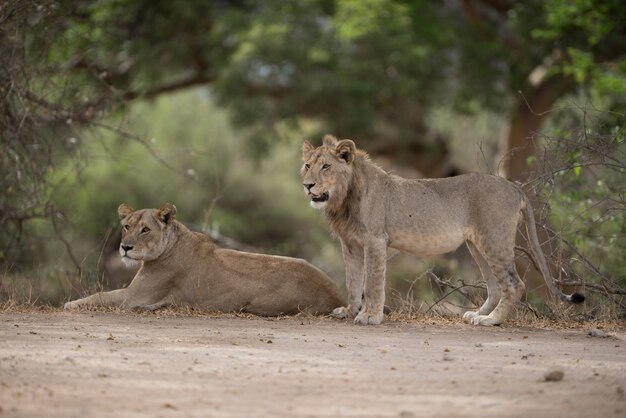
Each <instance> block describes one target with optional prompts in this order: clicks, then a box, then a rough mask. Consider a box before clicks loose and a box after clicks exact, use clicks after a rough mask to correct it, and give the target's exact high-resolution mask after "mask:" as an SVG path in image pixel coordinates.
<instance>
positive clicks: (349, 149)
mask: <svg viewBox="0 0 626 418" xmlns="http://www.w3.org/2000/svg"><path fill="white" fill-rule="evenodd" d="M355 152H356V145H354V141H352V140H350V139H342V140H341V141H339V142H337V145H336V146H335V155H336V156H337V157H339V158H341V159H342V160H344V161H345V162H347V163H348V164H350V163H351V162H352V161H353V160H354V153H355Z"/></svg>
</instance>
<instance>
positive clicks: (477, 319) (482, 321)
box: [471, 315, 502, 326]
mask: <svg viewBox="0 0 626 418" xmlns="http://www.w3.org/2000/svg"><path fill="white" fill-rule="evenodd" d="M471 323H472V324H473V325H483V326H492V325H500V324H501V323H502V321H501V320H499V319H497V318H494V317H493V316H491V315H475V316H474V317H473V318H472V319H471Z"/></svg>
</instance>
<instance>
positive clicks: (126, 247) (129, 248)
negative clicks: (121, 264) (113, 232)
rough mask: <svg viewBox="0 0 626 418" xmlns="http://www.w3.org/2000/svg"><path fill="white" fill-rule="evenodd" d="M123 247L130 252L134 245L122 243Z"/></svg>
mask: <svg viewBox="0 0 626 418" xmlns="http://www.w3.org/2000/svg"><path fill="white" fill-rule="evenodd" d="M121 247H122V250H124V252H128V251H130V250H132V249H133V246H132V245H124V244H122V245H121Z"/></svg>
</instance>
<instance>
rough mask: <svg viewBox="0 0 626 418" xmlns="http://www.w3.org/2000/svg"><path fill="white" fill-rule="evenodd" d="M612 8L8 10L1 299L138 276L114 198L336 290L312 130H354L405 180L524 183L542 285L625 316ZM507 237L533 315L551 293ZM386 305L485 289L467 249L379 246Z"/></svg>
mask: <svg viewBox="0 0 626 418" xmlns="http://www.w3.org/2000/svg"><path fill="white" fill-rule="evenodd" d="M625 109H626V7H624V5H623V2H622V1H620V0H607V1H599V0H555V1H549V2H546V1H536V0H529V1H512V0H511V1H509V0H464V1H462V0H444V1H425V0H424V1H420V0H416V1H408V0H360V1H356V0H355V1H350V0H301V1H293V0H284V1H281V0H265V1H263V0H259V1H245V0H233V1H228V0H215V1H199V0H198V1H165V0H99V1H83V0H76V1H69V0H68V1H46V0H44V1H16V0H12V1H11V0H9V1H5V2H3V3H2V4H0V139H1V143H0V170H1V172H0V173H1V179H0V280H1V287H0V302H2V303H4V304H16V303H17V304H19V303H30V304H38V303H50V304H53V305H58V304H61V303H62V302H63V301H66V300H68V299H70V298H73V297H76V296H79V295H82V294H85V293H87V292H91V291H93V290H94V289H111V288H117V287H121V286H125V285H127V284H128V282H129V281H130V279H131V278H132V272H129V271H127V270H124V269H123V268H122V267H121V265H120V262H119V258H118V255H117V246H118V245H119V239H120V231H119V226H118V219H117V213H116V208H117V206H118V205H119V204H120V203H122V202H124V203H128V204H130V205H131V206H132V207H134V208H136V209H137V208H144V207H158V206H160V205H162V204H163V203H165V202H172V203H174V204H176V205H177V207H178V218H179V220H181V221H182V222H184V223H185V224H187V225H188V226H189V227H191V228H192V229H195V230H199V231H204V232H206V233H208V234H210V235H211V236H212V237H214V238H215V239H216V240H217V241H218V242H219V243H220V244H221V245H225V246H229V247H233V248H239V249H244V250H250V251H257V252H264V253H271V254H280V255H287V256H297V257H303V258H306V259H307V260H309V261H311V262H312V263H313V264H315V265H316V266H318V267H320V268H321V269H323V270H324V271H326V272H327V273H328V274H329V275H330V276H331V277H332V278H333V279H335V280H336V281H337V283H338V284H340V286H342V288H343V261H342V258H341V249H340V245H339V243H338V242H337V241H336V240H333V239H332V237H331V236H330V234H329V231H328V228H327V227H326V225H325V220H324V218H323V214H322V213H321V212H319V211H315V210H313V209H311V208H310V207H309V204H308V199H307V198H306V197H305V196H304V194H303V192H302V190H301V184H300V183H301V182H300V177H299V174H298V171H299V168H300V166H301V159H300V146H301V144H302V142H303V140H305V139H308V140H311V141H312V142H313V143H315V144H319V143H320V141H321V137H322V135H323V134H325V133H332V134H334V135H336V136H338V137H342V138H351V139H353V140H355V141H356V143H357V146H358V147H360V148H362V149H364V150H366V151H367V152H368V153H369V154H370V155H371V156H372V158H373V159H374V161H376V162H377V163H378V164H379V165H381V166H382V167H384V168H385V169H387V170H390V171H393V172H395V173H397V174H399V175H402V176H405V177H445V176H453V175H458V174H461V173H465V172H471V171H480V172H487V173H494V174H496V173H497V174H500V175H503V176H506V177H508V178H510V179H512V180H516V181H518V182H520V183H522V184H523V185H524V187H525V188H526V190H527V192H528V194H529V196H530V198H531V200H532V201H533V203H534V206H535V209H536V212H537V217H538V225H537V227H538V228H539V232H540V234H541V239H542V241H543V242H544V251H545V252H546V254H547V255H548V256H549V258H550V263H551V268H552V272H553V274H554V276H555V277H556V278H557V280H558V281H559V283H560V284H561V285H564V286H566V288H568V289H573V288H576V289H582V290H583V291H585V292H586V293H588V295H589V296H590V300H589V302H587V303H586V304H585V305H584V306H582V307H578V308H569V309H570V310H569V311H567V312H566V314H568V315H575V316H578V317H583V318H589V317H593V318H598V317H607V316H608V317H612V318H615V317H621V318H623V317H624V313H625V312H626V310H625V308H626V300H625V297H624V295H625V294H626V290H625V287H626V259H625V254H626V240H625V234H626V226H625V213H626V201H625V195H624V193H625V190H626V177H625V169H626V157H625V154H626V149H625V148H626V145H625V144H624V142H625V141H624V137H625V129H626V126H625V113H624V112H625ZM524 248H525V242H524V240H523V239H520V248H519V265H518V269H519V271H520V274H521V275H524V276H526V279H527V282H528V283H529V284H528V285H527V289H528V292H527V293H528V300H527V301H526V302H524V303H523V307H524V308H525V309H527V311H528V312H532V313H534V314H536V315H539V316H542V315H552V316H555V315H557V314H558V313H557V309H556V308H555V307H554V306H551V305H550V304H547V305H546V304H544V302H545V301H546V299H545V296H546V294H545V286H544V285H543V282H542V280H541V279H538V278H537V277H536V273H534V269H533V268H532V265H531V264H530V263H529V262H528V259H527V255H526V251H525V250H524ZM389 258H390V260H389V266H388V282H387V287H388V297H387V304H389V305H390V306H392V307H396V308H398V309H408V310H410V311H412V310H416V311H420V310H421V311H424V310H426V311H428V310H433V309H435V310H436V311H437V312H457V311H461V310H463V309H464V308H465V307H470V306H473V305H474V304H476V303H478V302H479V301H480V300H481V298H482V297H483V296H484V284H483V283H481V279H480V278H479V276H478V271H477V268H476V266H474V265H473V263H472V262H470V260H469V258H468V255H467V254H466V252H465V250H464V249H460V250H459V251H457V254H455V255H454V256H452V257H450V256H442V257H436V258H432V259H417V258H415V257H411V256H407V255H398V256H396V254H395V253H393V252H390V254H389Z"/></svg>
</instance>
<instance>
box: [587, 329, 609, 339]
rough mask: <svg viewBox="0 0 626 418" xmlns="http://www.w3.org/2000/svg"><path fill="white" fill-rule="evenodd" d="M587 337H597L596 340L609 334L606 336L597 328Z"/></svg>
mask: <svg viewBox="0 0 626 418" xmlns="http://www.w3.org/2000/svg"><path fill="white" fill-rule="evenodd" d="M589 335H590V336H591V337H597V338H606V337H608V336H609V334H607V333H606V332H605V331H603V330H601V329H597V328H593V329H592V330H591V331H589Z"/></svg>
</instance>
